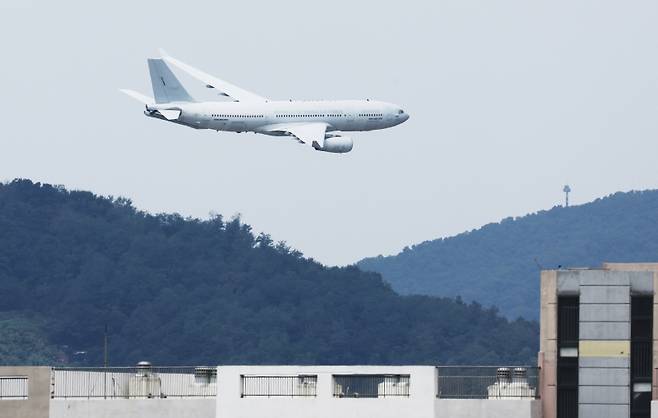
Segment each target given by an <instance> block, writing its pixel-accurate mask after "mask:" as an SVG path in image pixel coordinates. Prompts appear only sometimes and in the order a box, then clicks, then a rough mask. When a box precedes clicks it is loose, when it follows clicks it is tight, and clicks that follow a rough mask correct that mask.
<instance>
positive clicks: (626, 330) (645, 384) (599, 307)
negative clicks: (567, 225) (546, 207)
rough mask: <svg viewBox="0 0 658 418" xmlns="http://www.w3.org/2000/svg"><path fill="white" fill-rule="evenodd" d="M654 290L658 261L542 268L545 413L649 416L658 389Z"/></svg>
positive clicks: (582, 417) (566, 417)
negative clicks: (655, 262) (653, 262)
mask: <svg viewBox="0 0 658 418" xmlns="http://www.w3.org/2000/svg"><path fill="white" fill-rule="evenodd" d="M655 289H658V263H657V264H652V263H638V264H619V263H606V264H604V265H603V266H602V267H601V268H598V269H589V268H588V269H573V268H572V269H559V270H549V271H543V272H542V274H541V335H540V339H541V340H540V353H539V366H540V367H541V370H542V379H541V382H542V384H541V397H542V412H543V417H544V418H555V417H558V418H572V417H573V418H575V417H579V418H606V417H611V418H612V417H615V418H617V417H618V418H628V417H633V418H645V417H647V418H648V417H649V416H651V410H652V398H653V399H656V395H657V394H658V390H657V389H656V386H655V384H656V379H655V378H654V376H655V370H656V368H657V367H658V363H657V360H658V351H657V349H656V348H658V346H657V345H655V344H654V336H655V335H656V332H654V327H655V322H654V320H653V318H654V315H655V313H656V309H657V307H658V305H656V304H655V303H654V293H655ZM653 406H654V407H653V409H654V410H655V409H656V407H657V405H656V404H655V403H654V405H653ZM657 415H658V413H657V412H654V416H657Z"/></svg>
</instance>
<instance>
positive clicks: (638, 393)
mask: <svg viewBox="0 0 658 418" xmlns="http://www.w3.org/2000/svg"><path fill="white" fill-rule="evenodd" d="M656 289H658V263H656V264H614V263H607V264H604V265H603V266H602V267H601V268H596V269H590V268H587V269H580V268H572V269H559V270H548V271H543V272H542V273H541V321H540V322H541V324H540V327H541V331H540V352H539V355H538V366H539V367H527V366H525V367H514V366H511V367H482V366H438V367H435V366H219V367H218V368H214V367H196V368H192V367H187V368H157V367H152V366H151V365H150V364H148V363H140V364H139V365H137V366H136V367H132V368H52V369H51V368H48V367H4V368H0V418H23V417H29V418H83V417H84V418H106V417H107V418H110V417H112V418H115V417H119V416H120V417H127V418H132V417H141V418H151V417H152V418H156V417H157V418H174V417H175V418H188V417H189V418H192V417H194V418H266V417H290V418H295V417H298V416H299V417H302V416H311V417H315V418H334V417H346V418H350V417H354V418H356V417H377V418H399V417H406V418H449V417H450V418H494V417H506V418H508V417H509V418H576V417H579V418H629V417H631V418H648V417H650V416H652V417H654V418H658V401H652V399H658V385H657V384H656V378H655V377H656V370H658V345H656V344H655V340H654V338H655V335H658V333H657V332H656V331H655V327H656V326H657V325H656V322H655V321H654V319H653V318H654V315H655V313H656V309H658V304H656V303H655V301H654V294H655V290H656Z"/></svg>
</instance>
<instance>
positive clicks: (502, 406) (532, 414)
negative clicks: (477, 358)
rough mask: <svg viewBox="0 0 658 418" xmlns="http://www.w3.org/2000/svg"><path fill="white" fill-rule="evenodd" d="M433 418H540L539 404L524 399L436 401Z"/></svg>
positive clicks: (535, 401)
mask: <svg viewBox="0 0 658 418" xmlns="http://www.w3.org/2000/svg"><path fill="white" fill-rule="evenodd" d="M435 412H436V414H435V418H500V417H505V418H541V403H540V401H538V400H534V399H532V400H525V399H513V400H507V399H491V400H489V399H437V400H436V402H435Z"/></svg>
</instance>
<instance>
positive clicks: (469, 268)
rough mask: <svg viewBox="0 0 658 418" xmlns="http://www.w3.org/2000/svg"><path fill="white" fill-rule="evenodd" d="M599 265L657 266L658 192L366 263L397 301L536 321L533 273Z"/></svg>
mask: <svg viewBox="0 0 658 418" xmlns="http://www.w3.org/2000/svg"><path fill="white" fill-rule="evenodd" d="M604 261H617V262H632V261H658V191H655V190H651V191H644V192H630V193H616V194H614V195H611V196H609V197H606V198H603V199H597V200H596V201H594V202H592V203H588V204H585V205H581V206H572V207H569V208H564V207H555V208H553V209H551V210H548V211H541V212H538V213H536V214H532V215H527V216H523V217H520V218H514V219H513V218H507V219H504V220H502V221H501V222H500V223H497V224H489V225H486V226H484V227H482V228H480V229H478V230H475V231H471V232H466V233H463V234H460V235H457V236H454V237H451V238H445V239H437V240H434V241H427V242H424V243H422V244H418V245H415V246H413V247H412V248H407V249H405V250H404V251H402V252H401V253H400V254H398V255H396V256H391V257H382V256H379V257H373V258H367V259H364V260H362V261H360V262H359V263H358V266H359V267H360V268H362V269H364V270H368V271H375V272H379V273H381V274H382V276H383V277H384V279H385V280H386V281H388V282H389V283H390V284H391V285H392V286H393V289H395V290H397V291H398V292H401V293H403V294H426V295H441V296H451V297H454V296H457V295H460V296H461V297H462V298H463V299H464V300H466V301H472V300H475V301H478V302H479V303H481V304H483V305H485V306H489V305H495V306H497V307H499V308H500V310H501V312H504V313H505V314H507V315H510V316H511V317H516V316H518V315H521V316H523V317H525V318H537V317H538V312H539V310H538V306H539V305H538V304H539V271H540V267H539V266H540V265H541V266H542V267H544V268H555V267H557V266H559V265H563V266H598V265H600V264H601V263H602V262H604Z"/></svg>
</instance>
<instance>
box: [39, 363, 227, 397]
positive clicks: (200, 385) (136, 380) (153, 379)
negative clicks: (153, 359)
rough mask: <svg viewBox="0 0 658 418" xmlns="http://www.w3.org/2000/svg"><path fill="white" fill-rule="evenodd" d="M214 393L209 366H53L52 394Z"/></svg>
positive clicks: (214, 372) (212, 370)
mask: <svg viewBox="0 0 658 418" xmlns="http://www.w3.org/2000/svg"><path fill="white" fill-rule="evenodd" d="M216 395H217V369H215V368H211V367H151V366H150V365H149V366H137V367H107V368H105V367H55V368H53V370H52V388H51V397H52V398H106V399H114V398H125V399H130V398H147V399H149V398H169V397H177V398H184V397H213V396H216Z"/></svg>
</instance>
